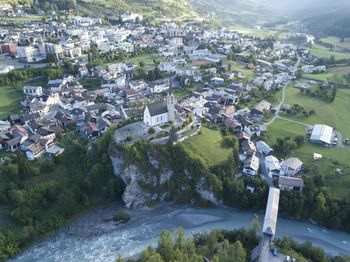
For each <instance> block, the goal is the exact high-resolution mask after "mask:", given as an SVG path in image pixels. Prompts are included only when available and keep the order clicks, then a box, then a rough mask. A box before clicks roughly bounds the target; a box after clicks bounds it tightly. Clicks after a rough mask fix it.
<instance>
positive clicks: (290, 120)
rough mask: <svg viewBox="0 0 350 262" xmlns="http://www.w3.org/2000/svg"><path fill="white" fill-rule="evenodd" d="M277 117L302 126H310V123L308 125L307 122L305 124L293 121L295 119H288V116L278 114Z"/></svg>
mask: <svg viewBox="0 0 350 262" xmlns="http://www.w3.org/2000/svg"><path fill="white" fill-rule="evenodd" d="M278 118H279V119H283V120H285V121H288V122H291V123H295V124H299V125H303V126H306V127H312V125H309V124H306V123H303V122H300V121H295V120H292V119H289V118H285V117H281V116H278Z"/></svg>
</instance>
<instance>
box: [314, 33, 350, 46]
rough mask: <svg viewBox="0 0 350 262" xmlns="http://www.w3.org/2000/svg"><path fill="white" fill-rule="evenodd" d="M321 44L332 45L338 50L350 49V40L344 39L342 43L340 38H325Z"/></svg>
mask: <svg viewBox="0 0 350 262" xmlns="http://www.w3.org/2000/svg"><path fill="white" fill-rule="evenodd" d="M320 41H321V42H323V43H327V44H331V45H333V46H334V47H335V48H336V49H344V48H347V49H350V38H346V39H344V42H341V41H340V38H338V37H332V36H330V37H324V38H321V39H320Z"/></svg>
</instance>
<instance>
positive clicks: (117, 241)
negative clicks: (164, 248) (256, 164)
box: [11, 205, 350, 262]
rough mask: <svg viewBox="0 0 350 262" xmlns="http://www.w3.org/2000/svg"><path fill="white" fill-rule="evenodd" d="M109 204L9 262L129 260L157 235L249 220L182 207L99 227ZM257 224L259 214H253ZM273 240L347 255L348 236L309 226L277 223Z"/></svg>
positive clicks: (226, 212)
mask: <svg viewBox="0 0 350 262" xmlns="http://www.w3.org/2000/svg"><path fill="white" fill-rule="evenodd" d="M119 208H121V207H120V206H118V205H112V206H110V207H108V208H101V209H98V210H96V211H93V212H91V213H89V214H87V215H85V216H83V217H81V218H79V219H77V220H76V221H74V222H73V223H72V224H70V225H69V226H67V227H64V228H63V229H61V230H59V231H58V232H56V233H54V234H53V235H52V236H50V237H47V238H46V239H43V240H42V241H40V242H39V243H36V244H34V245H33V246H32V247H30V248H29V249H27V250H25V251H24V252H22V253H21V254H19V255H18V256H17V257H16V258H14V259H12V260H11V261H17V262H32V261H36V262H39V261H43V262H44V261H45V262H47V261H50V262H51V261H52V262H53V261H70V262H75V261H79V262H85V261H94V262H98V261H101V262H102V261H103V262H109V261H111V262H112V261H115V259H116V257H117V256H118V254H121V255H122V256H127V257H130V256H134V255H137V254H139V253H140V252H141V251H142V250H143V249H145V248H146V247H147V246H148V245H155V244H156V243H157V240H158V238H159V233H160V231H161V230H164V229H169V230H174V229H176V228H179V227H180V226H181V227H183V228H184V229H185V233H186V235H191V234H193V233H200V232H208V231H211V230H212V229H216V228H220V229H235V228H241V227H248V226H249V225H250V223H251V221H252V219H253V218H254V213H252V212H239V211H236V210H232V209H224V208H192V207H191V208H186V207H174V206H161V207H157V208H155V209H152V210H145V209H139V210H130V211H128V212H129V213H130V215H131V218H132V219H131V221H130V222H129V223H127V224H125V225H117V224H116V223H115V222H113V221H110V222H104V219H103V218H110V217H112V216H113V215H114V214H115V213H116V210H118V209H119ZM259 219H260V220H261V223H262V219H263V214H260V215H259ZM276 234H277V237H282V236H290V237H292V238H293V239H295V240H296V241H299V242H305V241H310V242H312V243H313V244H314V245H317V246H320V247H322V248H323V249H324V250H325V251H326V252H327V253H328V254H330V255H337V254H339V253H343V254H348V255H350V234H346V233H342V232H337V231H332V230H326V229H324V228H321V227H317V226H315V225H312V224H309V223H301V222H296V221H290V220H285V219H279V220H278V225H277V233H276Z"/></svg>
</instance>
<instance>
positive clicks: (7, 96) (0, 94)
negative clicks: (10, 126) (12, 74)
mask: <svg viewBox="0 0 350 262" xmlns="http://www.w3.org/2000/svg"><path fill="white" fill-rule="evenodd" d="M21 97H22V91H21V90H20V89H19V88H16V87H9V86H3V87H0V119H3V118H6V117H7V116H8V115H9V114H11V113H16V112H18V111H19V110H20V101H21Z"/></svg>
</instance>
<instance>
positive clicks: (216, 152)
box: [182, 127, 232, 166]
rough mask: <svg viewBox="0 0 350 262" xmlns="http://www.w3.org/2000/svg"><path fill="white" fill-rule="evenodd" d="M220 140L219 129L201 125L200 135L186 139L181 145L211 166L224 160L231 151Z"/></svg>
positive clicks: (221, 139)
mask: <svg viewBox="0 0 350 262" xmlns="http://www.w3.org/2000/svg"><path fill="white" fill-rule="evenodd" d="M222 141H223V137H222V135H221V133H220V131H219V130H215V129H210V128H208V127H202V128H201V134H200V135H197V136H194V137H192V138H190V139H188V140H186V141H185V142H183V143H182V145H183V146H184V147H185V148H186V149H188V150H190V151H192V152H193V153H194V154H196V155H198V156H200V157H202V159H203V160H204V161H205V162H206V163H207V164H208V165H209V166H213V165H217V164H220V163H222V162H224V161H226V160H227V159H228V157H229V156H230V154H231V153H232V149H230V148H226V147H225V146H223V145H222Z"/></svg>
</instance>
